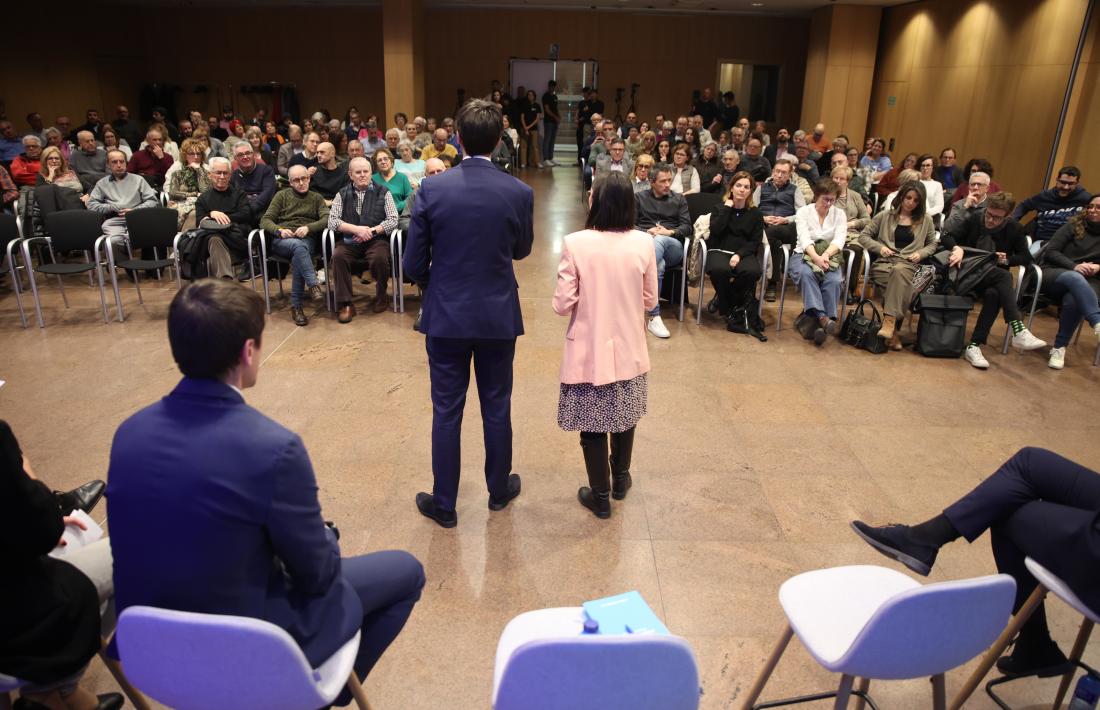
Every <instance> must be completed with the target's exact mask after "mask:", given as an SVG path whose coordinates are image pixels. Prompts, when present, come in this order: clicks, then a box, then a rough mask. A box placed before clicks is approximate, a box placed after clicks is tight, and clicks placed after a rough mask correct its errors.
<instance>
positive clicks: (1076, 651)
mask: <svg viewBox="0 0 1100 710" xmlns="http://www.w3.org/2000/svg"><path fill="white" fill-rule="evenodd" d="M1024 564H1025V565H1027V569H1028V571H1029V572H1031V576H1033V577H1035V579H1037V580H1038V581H1039V584H1038V586H1036V587H1035V591H1034V592H1032V593H1031V596H1029V597H1028V598H1027V601H1026V602H1024V605H1023V606H1021V607H1020V610H1019V611H1017V612H1016V616H1014V617H1013V618H1012V622H1011V623H1010V624H1009V625H1008V626H1007V627H1006V628H1005V630H1004V633H1002V634H1001V636H1000V638H998V639H997V642H996V643H994V644H993V646H992V647H990V649H989V651H987V652H986V654H985V656H984V657H983V658H982V662H981V663H980V664H979V665H978V667H977V668H975V669H974V672H973V673H971V674H970V678H969V679H967V681H966V684H965V685H964V686H963V687H962V689H960V690H959V694H958V695H956V696H955V698H954V700H952V701H951V707H952V708H953V709H954V710H958V709H959V708H962V706H963V705H964V704H965V703H966V701H967V699H968V698H969V697H970V694H971V693H973V692H974V689H975V688H977V687H978V684H979V683H981V682H982V679H983V678H985V676H986V674H987V673H989V669H990V668H992V667H993V664H994V663H996V662H997V659H998V658H1000V657H1001V654H1002V653H1004V651H1005V648H1007V647H1008V644H1009V643H1010V642H1011V641H1012V639H1013V638H1015V637H1016V634H1017V633H1019V631H1020V629H1021V628H1022V627H1023V625H1024V624H1025V623H1027V620H1028V619H1030V618H1031V615H1032V614H1033V613H1034V612H1035V607H1037V606H1039V604H1040V602H1042V601H1043V598H1044V597H1046V595H1047V593H1048V592H1050V593H1052V594H1054V596H1056V597H1058V598H1059V599H1061V600H1062V601H1063V602H1065V603H1066V604H1068V605H1069V606H1070V607H1072V608H1073V609H1074V610H1075V611H1077V612H1078V613H1080V614H1081V616H1083V617H1084V619H1082V620H1081V628H1080V629H1079V630H1078V632H1077V639H1076V640H1075V641H1074V642H1073V648H1072V649H1071V650H1070V654H1069V660H1070V661H1071V662H1072V663H1073V665H1074V667H1073V668H1071V669H1070V670H1069V672H1067V673H1066V674H1065V675H1064V676H1062V682H1061V683H1060V684H1059V686H1058V695H1057V696H1056V697H1055V699H1054V705H1053V706H1052V707H1053V708H1054V710H1058V708H1060V707H1061V706H1062V700H1063V699H1065V697H1066V692H1067V691H1068V690H1069V685H1070V682H1072V681H1073V674H1074V673H1075V672H1076V669H1077V668H1084V669H1085V670H1087V671H1091V672H1093V673H1095V672H1096V671H1095V670H1093V669H1091V668H1089V667H1088V666H1086V665H1085V664H1084V663H1082V662H1081V656H1082V654H1084V652H1085V645H1086V644H1088V642H1089V636H1090V635H1091V634H1092V627H1093V626H1094V625H1095V624H1098V623H1100V610H1096V609H1090V608H1089V607H1088V606H1086V605H1085V603H1084V602H1082V601H1081V600H1080V599H1078V598H1077V595H1076V594H1074V593H1073V590H1071V589H1070V588H1069V587H1067V586H1066V583H1065V582H1063V581H1062V580H1061V579H1059V578H1058V577H1057V576H1056V575H1055V574H1054V573H1053V572H1051V571H1050V570H1048V569H1047V568H1046V567H1043V566H1042V565H1041V564H1039V563H1038V562H1036V561H1035V560H1033V559H1031V558H1030V557H1028V558H1027V559H1026V560H1024ZM1022 677H1027V676H1004V677H1003V678H999V679H997V680H994V681H991V682H990V683H988V684H987V685H986V692H987V693H989V695H990V697H992V698H993V699H994V701H996V702H997V704H998V705H1000V706H1001V707H1007V706H1006V705H1005V704H1004V703H1003V702H1001V700H1000V699H999V698H997V696H996V695H995V694H994V693H993V690H992V688H993V686H996V685H999V684H1000V683H1004V682H1006V681H1009V680H1015V679H1016V678H1022Z"/></svg>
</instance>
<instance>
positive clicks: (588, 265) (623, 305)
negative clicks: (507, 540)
mask: <svg viewBox="0 0 1100 710" xmlns="http://www.w3.org/2000/svg"><path fill="white" fill-rule="evenodd" d="M656 305H657V260H656V257H655V254H654V251H653V238H652V237H650V236H649V235H648V234H645V233H644V232H639V231H636V230H635V229H634V188H633V187H632V186H631V184H630V179H629V178H628V177H627V176H626V175H624V174H622V173H617V172H615V173H610V174H608V175H607V176H606V177H603V178H601V179H599V180H597V181H596V183H595V185H594V186H593V188H592V197H591V207H590V208H589V212H588V219H587V220H586V222H585V230H584V231H581V232H574V233H573V234H569V235H566V237H565V240H564V243H563V245H562V251H561V263H560V265H559V266H558V285H557V289H556V290H555V291H554V311H555V312H556V313H557V314H558V315H562V316H565V315H567V316H569V329H568V330H567V331H566V333H565V354H564V356H563V357H562V363H561V391H560V394H559V397H558V426H560V427H561V428H562V429H563V430H565V431H579V432H580V433H581V449H582V450H583V451H584V465H585V468H586V469H587V470H588V486H585V487H583V488H581V489H580V490H579V491H577V498H578V499H579V500H580V502H581V505H583V506H584V507H585V508H588V509H589V510H591V511H592V513H593V514H594V515H595V516H596V517H598V518H608V517H610V516H611V502H610V500H609V499H608V498H609V493H610V495H611V496H614V498H615V499H616V500H622V499H623V498H625V497H626V492H627V490H629V488H630V485H631V478H630V455H631V452H632V450H633V447H634V427H635V426H636V425H637V423H638V420H639V419H641V418H642V417H643V416H644V415H645V413H646V400H647V396H648V379H647V373H648V372H649V351H648V350H647V348H646V334H645V322H644V320H643V318H642V314H643V313H645V312H647V311H649V310H650V309H652V308H653V307H654V306H656ZM608 434H610V438H611V456H610V461H608ZM612 475H613V476H614V485H613V486H609V484H610V483H611V478H612ZM609 488H610V491H609Z"/></svg>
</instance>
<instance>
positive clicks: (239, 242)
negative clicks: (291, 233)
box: [195, 158, 252, 280]
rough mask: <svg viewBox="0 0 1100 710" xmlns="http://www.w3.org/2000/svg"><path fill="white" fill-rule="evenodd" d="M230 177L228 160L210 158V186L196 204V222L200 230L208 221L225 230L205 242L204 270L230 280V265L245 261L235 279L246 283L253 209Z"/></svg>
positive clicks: (213, 275) (231, 270) (231, 274)
mask: <svg viewBox="0 0 1100 710" xmlns="http://www.w3.org/2000/svg"><path fill="white" fill-rule="evenodd" d="M231 175H232V172H231V165H230V163H229V159H228V158H211V159H210V182H211V183H212V187H211V188H210V189H209V190H207V191H206V192H204V193H202V194H201V195H199V199H198V200H196V201H195V219H196V223H197V224H198V225H199V227H200V228H202V227H203V224H202V222H203V220H205V219H207V218H209V219H212V220H213V221H214V222H216V223H217V224H218V225H220V226H221V227H224V229H223V230H222V231H221V232H219V234H218V235H217V236H215V237H211V238H210V241H209V242H207V249H208V251H209V257H208V258H207V268H208V270H209V273H210V276H212V277H214V278H233V276H234V273H233V264H234V263H237V262H244V264H243V266H242V267H241V268H240V269H239V270H238V273H237V274H236V276H237V278H240V279H241V280H245V279H247V278H248V276H249V271H248V262H247V261H246V260H245V257H247V256H248V229H249V228H250V226H251V224H252V209H251V208H250V207H249V204H248V196H247V195H245V193H244V191H243V190H241V189H240V188H239V187H237V186H236V185H234V184H232V182H231V181H230V180H231Z"/></svg>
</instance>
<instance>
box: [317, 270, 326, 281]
mask: <svg viewBox="0 0 1100 710" xmlns="http://www.w3.org/2000/svg"><path fill="white" fill-rule="evenodd" d="M317 283H319V284H322V285H324V283H325V270H324V269H317Z"/></svg>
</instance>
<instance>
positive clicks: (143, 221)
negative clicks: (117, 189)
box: [126, 207, 179, 256]
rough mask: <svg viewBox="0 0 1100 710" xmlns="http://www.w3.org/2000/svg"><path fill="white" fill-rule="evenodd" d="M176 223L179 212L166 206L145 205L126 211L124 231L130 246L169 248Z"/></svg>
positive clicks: (175, 229) (135, 247) (134, 247)
mask: <svg viewBox="0 0 1100 710" xmlns="http://www.w3.org/2000/svg"><path fill="white" fill-rule="evenodd" d="M178 224H179V213H178V212H176V211H175V210H174V209H171V208H168V207H145V208H143V209H140V210H134V211H133V212H127V213H126V231H127V233H128V234H129V235H130V247H131V248H133V249H151V248H154V247H155V248H158V249H166V250H167V249H171V248H172V240H173V239H175V238H176V231H177V226H178ZM166 253H167V251H165V254H166ZM162 256H163V254H162Z"/></svg>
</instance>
